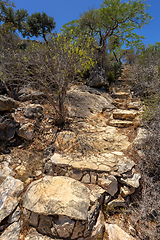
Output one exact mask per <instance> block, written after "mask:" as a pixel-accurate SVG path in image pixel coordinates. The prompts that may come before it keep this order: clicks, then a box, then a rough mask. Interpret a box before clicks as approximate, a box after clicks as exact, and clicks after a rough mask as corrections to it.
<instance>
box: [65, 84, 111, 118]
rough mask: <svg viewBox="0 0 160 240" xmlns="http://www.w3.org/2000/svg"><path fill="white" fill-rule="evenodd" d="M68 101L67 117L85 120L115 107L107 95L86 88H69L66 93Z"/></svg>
mask: <svg viewBox="0 0 160 240" xmlns="http://www.w3.org/2000/svg"><path fill="white" fill-rule="evenodd" d="M67 98H68V101H69V115H70V116H71V117H72V116H74V117H75V116H76V117H81V118H85V117H88V116H89V115H90V114H96V113H98V112H103V111H104V110H106V109H107V110H109V111H110V110H112V109H114V108H115V107H114V106H113V105H112V104H111V99H110V97H109V95H108V94H107V93H105V92H103V91H100V90H96V89H93V88H90V87H87V86H81V87H75V86H74V87H71V89H70V90H69V91H68V92H67Z"/></svg>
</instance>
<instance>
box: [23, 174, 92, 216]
mask: <svg viewBox="0 0 160 240" xmlns="http://www.w3.org/2000/svg"><path fill="white" fill-rule="evenodd" d="M23 199H24V200H23V207H25V208H26V209H28V210H30V211H32V212H35V213H39V214H44V215H55V214H58V215H66V216H68V217H71V218H73V219H77V220H87V218H88V208H89V205H90V200H89V189H88V188H87V187H85V185H84V184H82V183H80V182H78V181H76V180H74V179H71V178H68V177H62V176H59V177H51V176H45V177H44V178H42V179H40V180H37V181H34V182H33V183H31V184H30V185H29V187H28V189H27V191H26V192H25V194H24V198H23Z"/></svg>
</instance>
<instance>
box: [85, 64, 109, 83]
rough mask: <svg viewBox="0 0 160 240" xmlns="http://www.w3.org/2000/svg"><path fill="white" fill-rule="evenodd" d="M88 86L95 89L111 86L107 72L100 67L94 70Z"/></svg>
mask: <svg viewBox="0 0 160 240" xmlns="http://www.w3.org/2000/svg"><path fill="white" fill-rule="evenodd" d="M87 85H88V86H90V87H95V88H101V87H106V88H107V87H108V86H109V82H108V76H107V73H106V71H105V70H104V69H101V68H100V67H97V68H94V69H93V70H92V72H91V74H90V76H89V79H88V81H87Z"/></svg>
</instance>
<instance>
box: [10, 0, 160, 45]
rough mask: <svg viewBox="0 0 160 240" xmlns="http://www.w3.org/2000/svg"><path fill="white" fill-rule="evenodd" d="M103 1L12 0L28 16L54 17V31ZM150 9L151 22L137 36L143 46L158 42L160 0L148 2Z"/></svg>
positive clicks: (149, 0)
mask: <svg viewBox="0 0 160 240" xmlns="http://www.w3.org/2000/svg"><path fill="white" fill-rule="evenodd" d="M102 2H103V0H14V4H15V6H16V8H18V9H19V8H24V9H26V10H27V11H28V13H29V14H32V13H34V12H42V11H43V12H46V13H47V15H48V16H51V17H54V20H55V22H56V31H57V32H59V31H60V29H61V27H62V26H63V25H64V24H65V23H67V22H69V21H72V20H74V19H78V18H79V16H80V13H84V12H86V11H87V10H88V9H91V8H92V7H93V8H99V7H100V5H101V3H102ZM147 3H148V4H150V5H151V7H150V8H149V9H148V12H149V14H150V15H151V16H152V17H153V20H152V21H151V22H150V23H149V24H148V25H146V26H144V28H143V29H141V30H140V31H138V34H140V35H143V36H145V37H146V39H145V40H143V42H144V44H146V45H148V44H150V43H152V44H154V43H155V42H160V0H148V1H147Z"/></svg>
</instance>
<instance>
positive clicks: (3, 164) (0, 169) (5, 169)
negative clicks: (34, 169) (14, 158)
mask: <svg viewBox="0 0 160 240" xmlns="http://www.w3.org/2000/svg"><path fill="white" fill-rule="evenodd" d="M10 162H11V158H10V157H6V156H5V155H1V156H0V179H3V180H4V179H5V178H6V177H7V176H11V175H12V176H14V172H13V171H12V169H11V168H10V167H9V164H10Z"/></svg>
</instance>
